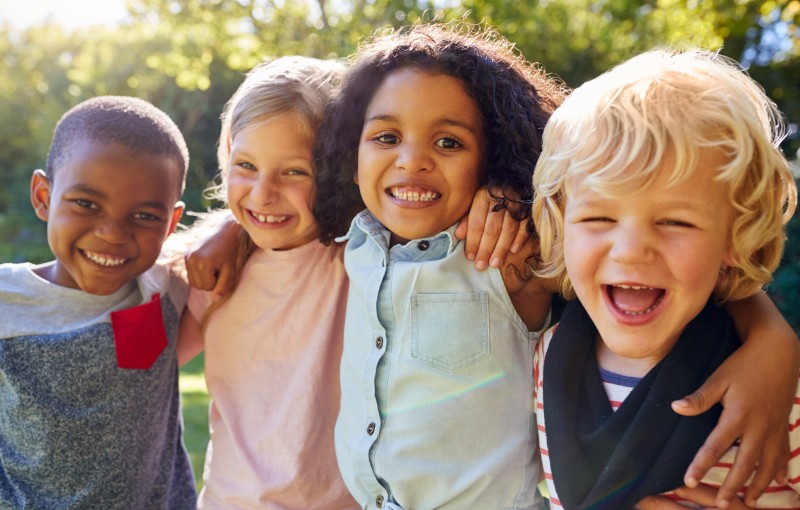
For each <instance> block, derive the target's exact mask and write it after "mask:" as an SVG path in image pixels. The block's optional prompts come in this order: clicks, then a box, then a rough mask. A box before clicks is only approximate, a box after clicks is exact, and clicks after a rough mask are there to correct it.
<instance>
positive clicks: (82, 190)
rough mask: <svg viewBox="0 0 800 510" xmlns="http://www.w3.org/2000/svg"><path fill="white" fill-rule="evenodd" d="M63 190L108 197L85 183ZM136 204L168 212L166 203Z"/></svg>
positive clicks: (101, 197)
mask: <svg viewBox="0 0 800 510" xmlns="http://www.w3.org/2000/svg"><path fill="white" fill-rule="evenodd" d="M64 192H73V193H74V192H78V193H85V194H86V195H89V196H92V197H96V198H99V199H105V200H108V199H109V197H108V195H106V194H105V193H103V192H101V191H98V190H96V189H94V188H92V187H91V186H87V185H86V184H80V183H79V184H74V185H72V186H70V187H68V188H67V189H65V190H64ZM136 205H137V207H143V208H146V209H156V210H158V211H160V212H162V213H165V214H166V213H168V212H169V207H167V205H166V204H164V203H163V202H158V201H152V202H142V203H140V204H136Z"/></svg>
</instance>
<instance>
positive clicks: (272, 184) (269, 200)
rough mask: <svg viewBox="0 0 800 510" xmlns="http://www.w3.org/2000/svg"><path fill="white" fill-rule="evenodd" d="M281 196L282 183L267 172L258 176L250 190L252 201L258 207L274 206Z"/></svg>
mask: <svg viewBox="0 0 800 510" xmlns="http://www.w3.org/2000/svg"><path fill="white" fill-rule="evenodd" d="M280 194H281V193H280V183H279V182H278V181H277V179H275V178H273V176H271V175H269V174H267V173H266V172H265V173H262V174H260V175H259V176H258V179H257V180H256V182H255V183H253V187H252V188H251V189H250V199H251V200H252V201H253V203H255V204H257V205H270V204H274V203H275V202H277V201H278V198H279V197H280Z"/></svg>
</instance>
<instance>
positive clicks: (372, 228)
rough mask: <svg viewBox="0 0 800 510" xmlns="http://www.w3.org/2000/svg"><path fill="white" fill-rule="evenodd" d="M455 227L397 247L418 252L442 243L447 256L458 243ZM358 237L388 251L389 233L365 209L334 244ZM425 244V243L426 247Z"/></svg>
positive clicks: (452, 226) (455, 225)
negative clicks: (366, 238) (368, 238)
mask: <svg viewBox="0 0 800 510" xmlns="http://www.w3.org/2000/svg"><path fill="white" fill-rule="evenodd" d="M457 226H458V223H456V224H454V225H451V226H450V228H448V229H447V230H444V231H442V232H439V233H438V234H436V235H433V236H430V237H425V238H422V239H413V240H411V241H409V242H407V243H405V244H403V245H397V246H398V247H402V248H401V249H411V248H413V249H415V250H420V249H421V246H428V247H430V246H434V245H436V246H438V245H441V244H443V243H444V247H443V248H444V252H445V253H446V254H447V255H449V254H451V253H452V252H453V250H455V249H456V246H457V245H458V242H459V240H458V239H457V238H456V236H455V231H456V227H457ZM358 236H365V237H370V238H372V239H373V240H375V241H376V242H378V244H380V245H381V246H385V247H386V249H387V250H388V246H389V239H390V236H391V233H390V232H389V230H387V228H386V227H384V226H383V225H382V224H381V222H380V221H378V219H377V218H376V217H375V216H374V215H373V214H372V213H371V212H369V210H367V209H365V210H363V211H361V212H360V213H358V214H357V215H356V217H355V218H353V221H352V223H351V224H350V230H348V232H347V234H345V235H343V236H341V237H337V238H336V242H344V241H348V240H350V239H352V238H355V237H358ZM425 243H427V245H426V244H425ZM393 248H394V247H393ZM427 249H428V248H425V249H424V250H422V251H426V250H427Z"/></svg>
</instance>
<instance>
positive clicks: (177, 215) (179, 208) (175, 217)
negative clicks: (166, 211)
mask: <svg viewBox="0 0 800 510" xmlns="http://www.w3.org/2000/svg"><path fill="white" fill-rule="evenodd" d="M185 208H186V205H185V204H184V203H183V202H180V201H178V202H176V203H175V209H173V211H172V218H170V220H169V230H168V231H167V235H170V234H171V233H173V232H175V229H176V228H178V221H180V219H181V216H183V210H184V209H185Z"/></svg>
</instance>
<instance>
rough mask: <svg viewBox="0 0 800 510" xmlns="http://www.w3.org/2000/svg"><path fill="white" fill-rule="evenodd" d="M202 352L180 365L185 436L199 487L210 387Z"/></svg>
mask: <svg viewBox="0 0 800 510" xmlns="http://www.w3.org/2000/svg"><path fill="white" fill-rule="evenodd" d="M203 365H204V364H203V355H202V354H201V355H200V356H198V357H196V358H195V359H193V360H192V361H190V362H189V363H187V364H186V365H184V366H183V367H182V368H181V375H180V389H181V401H182V404H183V426H184V431H183V439H184V441H185V443H186V449H187V450H188V451H189V457H190V458H191V460H192V467H193V468H194V479H195V482H196V483H197V490H198V491H199V490H200V488H201V487H202V485H203V462H204V461H205V458H206V447H207V446H208V391H207V390H206V380H205V377H204V375H203Z"/></svg>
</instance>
